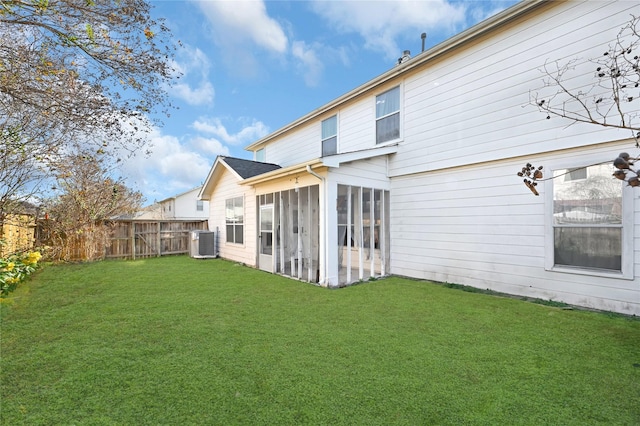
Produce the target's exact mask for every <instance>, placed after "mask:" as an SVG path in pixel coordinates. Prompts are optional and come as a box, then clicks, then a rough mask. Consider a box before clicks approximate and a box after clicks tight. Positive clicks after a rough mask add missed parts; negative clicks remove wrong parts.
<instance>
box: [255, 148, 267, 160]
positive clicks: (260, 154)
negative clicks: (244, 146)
mask: <svg viewBox="0 0 640 426" xmlns="http://www.w3.org/2000/svg"><path fill="white" fill-rule="evenodd" d="M265 158H266V156H265V153H264V148H260V149H259V150H257V151H256V161H259V162H261V163H264V160H265Z"/></svg>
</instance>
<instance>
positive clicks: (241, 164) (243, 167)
mask: <svg viewBox="0 0 640 426" xmlns="http://www.w3.org/2000/svg"><path fill="white" fill-rule="evenodd" d="M223 160H224V162H225V163H227V165H228V166H229V167H231V168H232V169H233V170H234V171H235V172H236V173H237V174H239V175H240V177H241V178H242V179H248V178H250V177H254V176H258V175H261V174H263V173H268V172H270V171H273V170H277V169H279V168H280V166H278V165H277V164H271V163H260V162H258V161H251V160H243V159H241V158H234V157H223Z"/></svg>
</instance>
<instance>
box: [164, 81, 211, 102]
mask: <svg viewBox="0 0 640 426" xmlns="http://www.w3.org/2000/svg"><path fill="white" fill-rule="evenodd" d="M171 93H173V95H174V96H176V97H178V98H180V99H182V100H184V101H185V102H187V103H188V104H189V105H210V104H212V103H213V98H214V95H215V90H214V88H213V85H212V84H211V83H209V82H208V81H202V82H200V86H198V87H191V86H190V85H189V84H187V83H179V84H176V85H174V86H173V87H172V88H171Z"/></svg>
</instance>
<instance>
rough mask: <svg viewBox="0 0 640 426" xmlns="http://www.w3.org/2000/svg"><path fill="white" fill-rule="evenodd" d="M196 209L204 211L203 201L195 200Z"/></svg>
mask: <svg viewBox="0 0 640 426" xmlns="http://www.w3.org/2000/svg"><path fill="white" fill-rule="evenodd" d="M196 211H199V212H202V211H204V201H202V200H196Z"/></svg>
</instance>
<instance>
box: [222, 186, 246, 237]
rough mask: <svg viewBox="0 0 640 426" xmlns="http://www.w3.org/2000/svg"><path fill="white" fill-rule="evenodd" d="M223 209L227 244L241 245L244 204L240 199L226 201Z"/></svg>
mask: <svg viewBox="0 0 640 426" xmlns="http://www.w3.org/2000/svg"><path fill="white" fill-rule="evenodd" d="M225 207H226V208H225V221H226V225H227V242H228V243H235V244H242V243H243V242H244V238H243V235H244V202H243V199H242V197H236V198H231V199H228V200H226V206H225Z"/></svg>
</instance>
